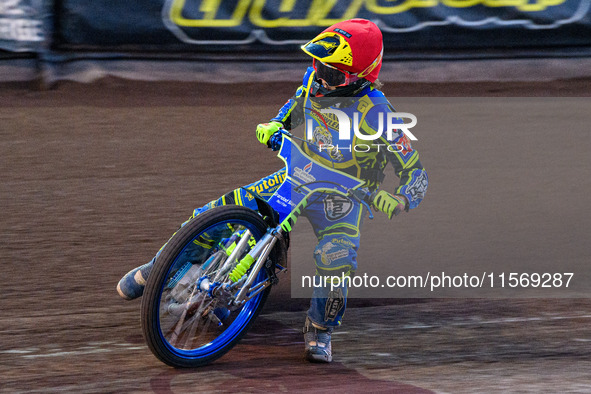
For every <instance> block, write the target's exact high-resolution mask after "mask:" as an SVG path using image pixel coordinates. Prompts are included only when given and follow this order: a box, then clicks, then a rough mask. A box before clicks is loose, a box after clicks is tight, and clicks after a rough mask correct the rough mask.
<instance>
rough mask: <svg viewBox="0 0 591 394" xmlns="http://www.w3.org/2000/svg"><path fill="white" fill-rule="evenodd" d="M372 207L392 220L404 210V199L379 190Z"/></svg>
mask: <svg viewBox="0 0 591 394" xmlns="http://www.w3.org/2000/svg"><path fill="white" fill-rule="evenodd" d="M373 205H374V206H375V207H376V208H377V209H379V210H380V211H382V212H384V213H385V214H386V215H388V219H392V216H396V215H398V214H399V213H400V212H402V211H403V210H404V209H405V207H406V197H404V196H401V195H398V194H396V195H392V194H390V193H388V192H387V191H385V190H380V191H379V192H378V193H377V194H376V196H375V197H374V199H373Z"/></svg>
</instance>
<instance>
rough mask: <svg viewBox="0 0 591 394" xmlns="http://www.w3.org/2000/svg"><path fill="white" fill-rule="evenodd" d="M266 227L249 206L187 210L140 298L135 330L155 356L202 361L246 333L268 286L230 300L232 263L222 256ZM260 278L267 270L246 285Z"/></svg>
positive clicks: (182, 363)
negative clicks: (138, 323) (186, 220)
mask: <svg viewBox="0 0 591 394" xmlns="http://www.w3.org/2000/svg"><path fill="white" fill-rule="evenodd" d="M266 231H267V224H266V223H265V222H264V221H263V220H262V218H261V217H260V215H258V214H257V213H256V212H255V211H253V210H251V209H248V208H245V207H241V206H222V207H217V208H213V209H211V210H208V211H206V212H204V213H202V214H201V215H199V216H197V217H195V218H194V219H192V220H191V221H190V222H189V223H187V224H186V225H184V226H183V227H182V228H181V229H180V230H179V231H178V232H177V233H176V234H175V235H174V236H173V237H172V238H171V239H170V240H169V242H168V243H167V244H166V246H165V247H164V249H163V250H162V251H161V253H160V255H159V256H158V258H157V259H156V262H155V264H154V267H153V269H152V272H151V273H150V276H149V278H148V282H147V284H146V288H145V292H144V296H143V298H142V307H141V314H142V330H143V333H144V337H145V338H146V341H147V343H148V346H149V348H150V350H151V351H152V352H153V353H154V355H155V356H156V357H158V358H159V359H160V360H161V361H163V362H164V363H166V364H168V365H171V366H174V367H198V366H202V365H205V364H208V363H210V362H212V361H214V360H216V359H217V358H219V357H221V356H222V355H224V354H225V353H226V352H228V351H229V350H230V349H231V348H232V347H233V346H234V345H235V344H236V343H237V342H238V341H239V340H240V338H242V336H244V334H246V332H247V331H248V329H249V327H250V325H251V324H252V322H253V321H254V319H255V318H256V316H257V315H258V313H259V312H260V310H261V309H262V307H263V304H264V302H265V300H266V298H267V296H268V294H269V291H270V287H267V288H265V289H264V290H263V291H261V292H260V293H258V294H256V295H255V296H254V297H252V298H251V299H250V300H248V301H246V302H245V303H244V304H242V305H241V306H239V307H237V306H234V305H232V304H231V303H230V301H231V299H232V297H233V296H235V295H236V293H237V292H238V291H239V287H240V281H238V282H237V283H238V284H236V285H234V286H232V282H231V281H229V279H228V275H229V274H230V272H231V271H232V267H229V266H228V264H224V263H225V261H226V260H229V259H228V255H231V254H232V251H233V250H234V249H239V250H240V249H242V250H241V251H240V252H239V255H238V259H236V260H234V261H240V259H241V258H242V257H243V256H245V255H246V254H247V253H248V251H249V250H250V248H251V247H252V246H254V244H255V243H256V241H258V240H260V238H261V237H262V236H263V235H264V234H265V233H266ZM246 237H247V238H248V239H247V240H246V239H245V240H244V241H243V242H242V244H240V245H241V246H243V247H242V248H240V247H237V245H239V242H240V240H241V239H242V238H246ZM234 265H235V263H234ZM247 274H248V272H247ZM267 279H268V273H267V270H265V269H261V271H260V272H259V274H258V276H257V278H256V280H255V282H254V284H253V285H252V286H251V288H252V287H254V286H255V285H256V284H257V283H260V282H264V281H265V280H267Z"/></svg>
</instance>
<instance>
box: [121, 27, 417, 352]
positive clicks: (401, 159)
mask: <svg viewBox="0 0 591 394" xmlns="http://www.w3.org/2000/svg"><path fill="white" fill-rule="evenodd" d="M302 50H303V51H304V52H305V53H306V54H308V55H309V56H311V57H312V58H313V63H312V64H313V66H312V67H309V68H308V69H307V71H306V74H305V76H304V79H303V83H302V86H300V87H299V88H298V89H297V91H296V94H295V95H294V96H293V97H292V98H291V99H290V100H288V101H287V102H286V103H285V104H284V105H283V107H282V108H281V109H280V110H279V113H278V114H277V116H276V117H274V118H273V119H271V120H270V122H268V123H263V124H259V125H258V126H257V129H256V135H257V138H258V140H259V141H260V142H261V143H262V144H265V145H267V143H268V142H269V139H270V137H271V136H272V135H273V134H274V133H275V132H277V131H278V130H279V129H280V128H285V129H287V130H292V129H295V128H296V127H297V126H299V125H300V124H304V122H306V121H307V120H308V119H312V121H311V123H310V124H312V125H313V139H314V142H315V143H316V146H320V149H319V148H318V147H314V145H310V144H303V145H302V149H303V150H304V151H305V152H306V153H307V154H308V155H310V156H312V157H313V158H314V159H315V160H317V161H319V162H321V163H324V164H328V165H330V166H334V167H337V168H339V169H340V170H342V171H344V172H347V173H349V174H350V175H353V176H356V177H358V178H360V179H362V180H364V181H365V185H364V186H365V187H367V188H368V189H369V190H370V191H375V190H377V189H378V187H379V185H380V183H381V182H382V181H383V179H384V170H385V168H386V165H387V163H390V164H392V166H393V167H394V171H395V173H396V175H397V176H398V177H399V178H400V185H399V187H398V188H397V189H396V192H395V194H390V193H388V192H386V191H384V190H380V191H378V192H377V193H376V195H375V198H374V201H373V205H374V206H375V207H376V208H377V209H379V210H380V211H382V212H384V213H386V214H387V215H388V217H389V218H390V219H391V218H392V216H394V215H397V214H398V213H400V212H402V211H408V210H409V209H413V208H416V207H417V206H418V204H419V203H420V202H421V200H422V199H423V197H424V195H425V192H426V189H427V184H428V180H427V174H426V172H425V170H424V169H423V167H422V165H421V163H420V161H419V154H418V152H417V151H415V150H414V149H413V148H412V147H411V145H410V141H409V139H408V138H407V136H406V135H404V133H403V132H402V131H399V130H396V131H395V133H394V135H395V138H394V139H393V140H392V141H388V140H387V139H386V136H385V135H384V134H383V135H382V136H381V137H379V138H378V139H376V140H373V141H372V146H373V147H374V148H372V149H370V150H367V151H366V149H362V150H363V151H362V152H361V151H359V152H358V151H356V150H355V149H340V148H339V147H342V146H347V145H349V144H350V143H351V141H340V140H339V132H338V130H335V129H334V128H333V127H330V126H329V125H328V124H327V123H326V122H324V121H323V119H322V117H319V116H317V115H318V111H310V108H313V107H314V101H315V100H318V101H321V100H325V99H331V98H339V99H338V100H340V102H341V103H342V102H343V99H342V98H350V101H349V104H350V107H353V108H354V110H355V111H357V112H359V113H360V119H361V121H360V122H359V132H360V133H362V134H364V135H368V136H372V135H374V134H376V133H377V130H380V131H381V127H382V126H383V123H382V124H381V125H380V124H379V123H380V120H379V119H378V117H379V116H380V115H383V114H384V113H388V112H393V111H394V110H393V108H392V106H391V104H390V103H389V102H388V100H387V99H386V98H385V96H384V94H383V93H382V92H381V91H380V90H379V88H380V86H381V83H380V82H379V81H378V80H377V78H378V74H379V72H380V69H381V66H382V56H383V43H382V33H381V31H380V30H379V28H378V27H377V26H376V25H375V24H374V23H373V22H371V21H368V20H365V19H351V20H347V21H343V22H339V23H336V24H335V25H333V26H331V27H329V28H327V29H326V30H324V31H323V32H322V33H320V34H319V35H318V36H316V37H315V38H314V39H312V40H311V41H310V42H308V43H307V44H305V45H303V46H302ZM318 98H320V99H318ZM335 100H336V99H335ZM345 106H346V105H345ZM305 124H306V125H308V123H305ZM323 146H324V147H325V148H326V147H328V148H326V149H322V147H323ZM384 146H392V147H394V149H384V148H383V147H384ZM376 147H377V148H376ZM380 147H382V148H381V149H380ZM283 179H285V169H281V170H279V171H277V172H276V173H274V174H271V175H269V176H268V177H266V178H263V179H261V180H259V181H257V182H255V183H253V184H251V185H248V186H246V187H245V188H246V189H248V190H251V191H252V192H256V193H257V194H258V195H259V196H261V197H263V198H265V199H268V198H269V197H270V196H271V195H272V194H273V193H274V192H275V190H276V189H277V188H278V187H279V185H280V184H281V181H283ZM224 204H239V205H244V206H247V207H250V208H253V209H256V203H255V202H254V201H253V199H252V197H251V196H249V195H248V193H247V192H246V191H245V190H244V189H242V188H238V189H236V190H234V191H232V192H230V193H228V194H226V195H224V196H222V197H221V198H219V199H218V200H215V201H212V202H210V203H209V204H207V205H205V206H204V207H202V208H198V209H196V210H195V211H194V214H193V217H195V216H196V215H199V214H200V213H202V212H204V211H205V210H207V209H209V208H211V207H214V206H217V205H224ZM363 209H364V208H363V206H362V205H361V204H360V203H358V202H356V201H353V200H350V199H346V198H345V197H342V196H339V195H330V194H329V195H325V196H324V197H323V198H319V199H317V200H316V201H315V202H312V203H310V205H309V206H308V207H307V208H306V212H305V213H304V215H305V216H306V217H307V218H308V220H309V221H310V223H311V224H312V227H313V229H314V232H315V234H316V236H317V238H318V244H317V246H316V248H315V250H314V259H315V263H316V275H318V276H321V277H322V276H338V277H341V275H345V276H349V275H353V274H354V272H355V270H356V269H357V250H358V248H359V240H360V226H361V222H362V218H363V216H364V212H363ZM154 261H155V258H154V259H153V260H152V261H151V262H149V263H148V264H145V265H143V266H140V267H137V268H135V269H133V270H131V271H130V272H128V273H127V274H126V275H125V276H124V277H123V278H122V279H121V281H120V282H119V284H118V286H117V290H118V292H119V294H120V295H121V296H122V297H123V298H125V299H134V298H137V297H139V296H141V295H142V293H143V288H144V285H145V280H146V278H147V276H148V274H149V272H150V270H151V268H152V264H153V262H154ZM321 282H322V281H318V282H315V283H321ZM346 299H347V287H346V286H341V287H338V288H335V289H334V290H333V291H331V290H330V287H328V288H327V287H315V288H314V291H313V296H312V299H311V302H310V308H309V310H308V313H307V317H306V322H305V325H304V340H305V357H306V359H307V360H309V361H312V362H331V361H332V347H331V334H332V332H333V329H334V327H335V326H338V325H340V324H341V321H342V317H343V313H344V311H345V307H346Z"/></svg>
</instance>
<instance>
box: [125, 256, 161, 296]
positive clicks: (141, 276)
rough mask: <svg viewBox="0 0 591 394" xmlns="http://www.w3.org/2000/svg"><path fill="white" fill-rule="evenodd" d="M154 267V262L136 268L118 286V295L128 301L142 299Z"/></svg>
mask: <svg viewBox="0 0 591 394" xmlns="http://www.w3.org/2000/svg"><path fill="white" fill-rule="evenodd" d="M153 265H154V260H152V261H150V262H149V263H147V264H144V265H141V266H139V267H137V268H134V269H132V270H131V271H129V272H128V273H127V274H125V276H123V278H121V280H120V281H119V283H118V284H117V293H119V295H120V296H121V297H123V298H125V299H126V300H134V299H136V298H138V297H141V296H142V294H144V287H145V286H146V280H147V279H148V275H150V271H151V270H152V266H153Z"/></svg>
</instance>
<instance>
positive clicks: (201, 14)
mask: <svg viewBox="0 0 591 394" xmlns="http://www.w3.org/2000/svg"><path fill="white" fill-rule="evenodd" d="M5 3H6V1H5ZM590 5H591V0H330V1H327V0H164V1H163V0H146V1H141V2H140V1H137V0H135V1H127V2H111V1H107V0H97V1H93V2H85V3H80V2H78V1H75V0H64V1H62V2H60V4H59V5H58V7H57V10H58V13H59V16H58V20H59V24H58V32H57V33H56V37H57V41H56V45H55V46H56V48H62V49H70V48H87V49H103V50H113V49H115V48H117V49H118V50H119V51H120V50H121V48H122V47H123V48H127V49H130V50H142V51H151V50H154V51H162V50H164V51H172V52H174V51H184V52H187V51H188V52H192V51H196V52H204V51H205V52H217V53H221V52H230V53H231V52H235V51H240V52H241V53H245V52H251V53H257V52H262V51H265V52H274V51H282V52H285V51H289V50H293V49H295V48H297V45H301V44H302V43H305V42H306V41H307V40H309V39H311V38H312V37H313V36H315V35H316V34H318V33H319V32H320V31H321V30H323V29H324V28H326V27H328V26H330V25H331V24H334V23H336V22H338V21H341V20H343V19H349V18H354V17H360V18H366V19H371V20H373V21H374V22H376V23H377V24H378V26H380V28H381V29H382V31H383V33H384V43H385V45H386V52H388V51H390V54H392V51H398V52H400V51H405V50H444V49H453V50H488V49H490V48H496V49H499V48H510V49H515V48H528V49H532V48H534V49H535V48H545V47H564V46H569V47H577V46H578V47H581V46H590V45H591V17H590V14H589V9H590ZM395 53H396V52H395ZM387 54H388V53H387Z"/></svg>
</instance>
